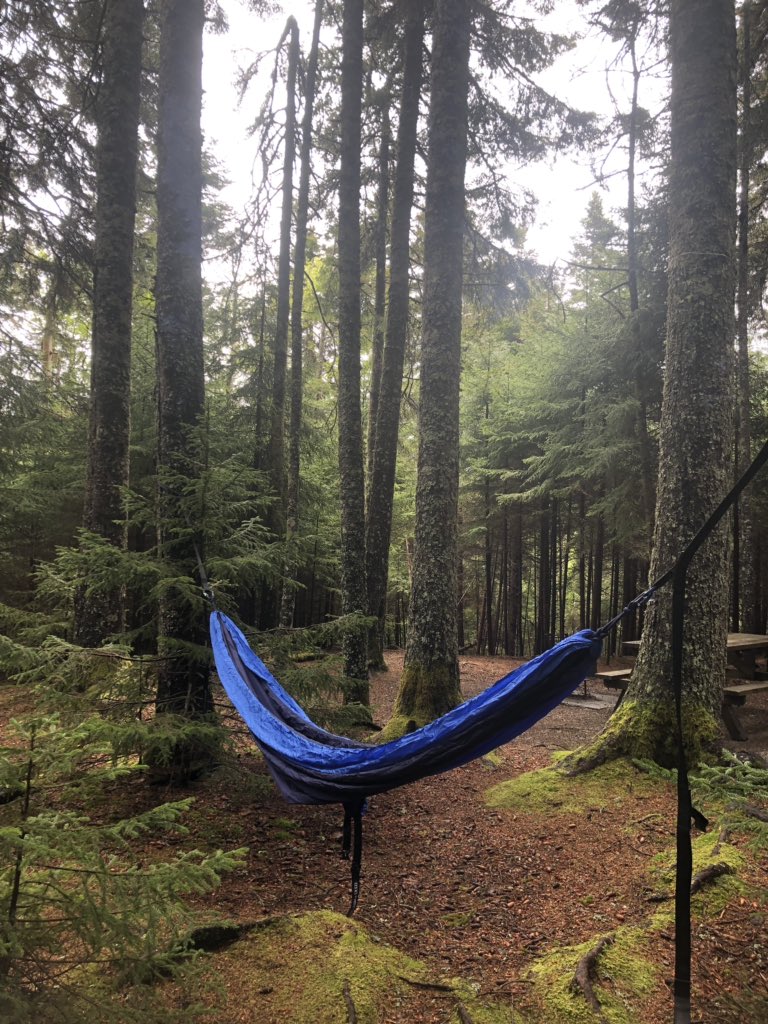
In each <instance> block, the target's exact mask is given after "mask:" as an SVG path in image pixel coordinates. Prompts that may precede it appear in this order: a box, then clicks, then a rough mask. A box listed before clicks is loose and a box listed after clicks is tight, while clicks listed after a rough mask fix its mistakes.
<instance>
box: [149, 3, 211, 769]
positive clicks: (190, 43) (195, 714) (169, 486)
mask: <svg viewBox="0 0 768 1024" xmlns="http://www.w3.org/2000/svg"><path fill="white" fill-rule="evenodd" d="M204 21H205V14H204V3H203V0H163V2H162V3H161V5H160V74H159V84H158V95H159V105H158V142H157V214H158V230H157V278H156V284H155V303H156V315H157V373H158V392H157V393H158V470H159V477H160V494H159V506H160V521H159V527H158V540H159V545H160V550H161V552H162V554H163V556H164V558H165V559H166V560H167V561H168V562H170V563H172V565H173V567H174V572H178V573H182V574H185V575H188V576H192V577H194V576H195V574H196V560H195V551H194V546H193V543H192V540H191V538H190V532H191V531H190V528H189V524H190V522H192V520H193V518H194V519H196V518H197V517H198V516H199V512H195V511H194V510H193V509H191V508H190V507H189V506H190V502H189V498H188V493H189V491H190V488H192V489H194V482H195V481H196V479H198V478H199V474H200V445H199V444H198V443H196V431H197V428H198V427H199V426H200V423H201V420H202V416H203V411H204V405H205V385H204V374H203V303H202V279H201V260H202V242H201V236H202V182H203V174H202V160H201V150H202V134H201V130H200V111H201V105H202V78H201V71H202V56H203V42H202V41H203V26H204ZM192 525H193V527H197V525H198V523H197V522H192ZM197 542H198V549H199V550H200V551H202V539H201V537H200V536H198V537H197ZM205 637H206V628H205V616H204V613H203V609H202V607H201V608H200V609H199V610H197V611H195V610H193V609H192V608H190V607H189V605H188V603H187V602H185V601H183V600H179V599H178V598H177V599H174V596H173V595H172V594H168V595H166V596H164V597H163V599H162V601H161V605H160V613H159V637H158V651H159V653H160V654H161V655H163V656H165V657H166V659H167V660H166V661H164V662H162V663H161V664H160V668H159V671H158V690H157V710H158V712H159V713H170V714H174V715H180V716H183V717H184V718H187V719H193V720H194V719H198V718H200V717H203V716H205V715H207V714H209V713H210V712H211V710H212V703H211V693H210V688H209V685H208V658H207V654H206V651H205V649H204V645H205ZM204 756H205V754H204V751H200V750H198V749H196V746H195V743H194V742H193V741H190V743H184V742H183V741H180V742H179V743H177V745H176V747H175V749H174V751H173V757H172V768H173V769H174V770H175V771H176V772H177V773H179V774H182V775H183V774H186V773H189V772H191V771H196V770H197V769H199V767H200V763H199V762H200V758H201V757H204Z"/></svg>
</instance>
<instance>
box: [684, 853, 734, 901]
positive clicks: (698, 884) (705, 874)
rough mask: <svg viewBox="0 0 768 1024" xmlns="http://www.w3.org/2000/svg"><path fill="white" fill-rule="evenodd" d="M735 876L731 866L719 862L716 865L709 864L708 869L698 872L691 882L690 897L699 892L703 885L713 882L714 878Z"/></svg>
mask: <svg viewBox="0 0 768 1024" xmlns="http://www.w3.org/2000/svg"><path fill="white" fill-rule="evenodd" d="M733 874H735V872H734V869H733V867H732V865H730V864H724V863H723V862H722V861H719V862H718V863H717V864H710V865H709V866H708V867H706V868H704V870H703V871H700V872H699V873H698V875H696V876H695V877H694V878H693V880H692V881H691V895H692V896H693V895H694V894H695V893H697V892H700V891H701V890H702V889H703V888H704V886H705V885H708V884H709V882H714V880H715V879H716V878H720V877H721V876H722V875H733Z"/></svg>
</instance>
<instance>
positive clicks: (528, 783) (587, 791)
mask: <svg viewBox="0 0 768 1024" xmlns="http://www.w3.org/2000/svg"><path fill="white" fill-rule="evenodd" d="M659 785H663V783H659V782H658V781H656V780H653V779H651V778H649V777H648V776H647V775H644V774H643V773H642V772H639V771H638V770H637V769H636V768H635V767H634V766H633V765H632V764H630V763H629V762H628V761H624V760H619V761H611V762H609V763H608V764H604V765H601V766H600V767H599V768H595V769H594V770H593V771H591V772H589V773H588V774H585V775H577V776H568V775H566V774H564V773H563V772H562V771H560V770H559V769H558V768H557V767H548V768H539V769H537V770H536V771H533V772H526V773H525V774H523V775H518V776H517V777H516V778H514V779H509V780H508V781H506V782H500V783H499V784H498V785H496V786H492V787H491V788H490V789H488V790H486V793H485V800H486V803H487V804H488V806H489V807H501V808H505V809H507V810H515V811H521V812H526V813H531V814H539V813H542V814H547V815H551V814H553V813H554V814H576V813H583V812H584V810H585V809H590V808H594V809H599V810H605V809H609V808H610V809H613V808H617V807H621V806H622V804H623V803H624V802H625V801H626V800H627V799H628V797H629V796H634V797H637V796H638V795H640V796H643V795H649V794H650V793H652V792H653V791H654V790H655V789H656V787H658V786H659Z"/></svg>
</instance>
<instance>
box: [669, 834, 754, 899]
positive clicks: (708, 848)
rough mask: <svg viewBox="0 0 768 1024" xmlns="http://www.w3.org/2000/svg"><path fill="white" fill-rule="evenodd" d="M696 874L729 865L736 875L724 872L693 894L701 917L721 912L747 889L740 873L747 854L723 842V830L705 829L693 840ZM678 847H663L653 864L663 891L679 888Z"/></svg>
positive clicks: (694, 869)
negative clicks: (708, 830)
mask: <svg viewBox="0 0 768 1024" xmlns="http://www.w3.org/2000/svg"><path fill="white" fill-rule="evenodd" d="M691 848H692V851H693V877H694V878H695V877H696V875H697V874H699V873H700V872H701V871H704V870H705V869H706V868H708V867H711V866H712V865H714V864H726V865H727V866H728V867H729V868H730V869H731V871H732V874H724V875H721V876H720V877H719V878H716V879H714V880H713V881H712V882H709V883H707V885H706V886H705V887H704V888H703V889H702V890H701V891H700V892H698V893H697V894H696V895H695V896H694V897H693V903H692V908H693V912H694V913H695V914H696V915H697V916H700V917H706V916H711V915H712V914H719V913H721V912H722V911H723V910H724V909H725V907H726V906H727V905H728V904H729V903H730V902H731V901H732V900H734V899H738V898H739V896H741V895H742V893H743V891H744V884H743V882H741V881H740V879H739V877H738V873H739V872H740V871H741V870H742V869H743V867H744V863H745V862H744V856H743V854H742V853H741V851H740V850H739V849H738V848H737V847H735V846H732V845H731V844H730V843H726V842H722V841H721V838H720V835H719V832H718V830H717V829H716V828H713V829H712V831H711V832H703V833H701V834H700V835H696V836H694V837H693V839H692V843H691ZM675 857H676V854H675V848H674V846H670V847H669V849H667V850H663V851H662V852H661V853H659V854H657V855H656V856H655V857H654V858H653V860H652V861H651V865H650V875H651V878H652V880H653V883H654V886H655V888H656V890H657V892H659V893H668V894H669V895H670V898H671V894H672V893H673V892H674V887H675Z"/></svg>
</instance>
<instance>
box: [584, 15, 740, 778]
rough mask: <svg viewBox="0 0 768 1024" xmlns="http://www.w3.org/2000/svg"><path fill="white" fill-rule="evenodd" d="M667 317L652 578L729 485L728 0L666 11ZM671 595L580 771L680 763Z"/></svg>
mask: <svg viewBox="0 0 768 1024" xmlns="http://www.w3.org/2000/svg"><path fill="white" fill-rule="evenodd" d="M670 14H671V47H672V103H671V110H672V167H671V180H670V255H669V295H668V300H669V308H668V317H667V347H666V374H665V381H664V399H663V408H662V420H661V434H660V455H659V482H658V498H657V505H656V521H655V531H654V548H653V559H652V564H651V578H652V579H653V578H655V577H657V576H659V575H660V574H661V573H662V571H664V570H665V569H666V568H668V567H669V566H670V565H671V564H672V563H673V562H674V561H675V560H676V558H677V556H678V555H679V554H680V552H681V551H682V549H683V548H684V546H685V545H686V544H687V542H688V541H689V540H690V539H691V538H692V536H693V534H694V532H695V531H696V529H697V527H698V526H699V525H700V524H701V522H702V520H703V519H704V518H705V517H706V515H707V514H708V513H710V512H711V511H712V510H713V509H714V507H715V505H716V504H717V503H718V502H719V500H720V499H721V498H722V497H723V495H724V494H725V493H726V491H727V489H728V487H729V483H730V476H731V473H730V467H731V452H732V443H733V442H732V438H733V424H732V406H733V402H732V381H733V350H732V343H733V299H734V225H735V222H736V211H735V194H736V74H735V69H736V42H735V16H734V7H733V4H732V3H731V2H729V0H673V2H672V4H671V11H670ZM727 567H728V544H727V538H726V531H725V529H724V528H721V529H720V530H719V531H717V533H716V535H714V536H713V537H712V538H711V539H710V540H709V541H708V542H707V544H706V545H705V546H704V547H703V548H702V550H701V551H700V552H699V554H698V555H697V556H696V558H695V560H694V562H693V564H692V566H691V568H690V570H689V572H688V586H687V594H686V620H685V652H684V664H683V687H684V704H685V716H684V717H685V730H686V741H687V743H688V747H689V750H688V754H689V757H690V758H691V759H693V760H694V761H695V758H696V757H697V755H698V754H699V753H700V752H701V749H702V747H703V746H705V745H707V744H709V743H710V742H711V741H713V740H714V739H715V737H716V736H717V731H718V724H717V717H718V712H719V708H720V702H721V688H722V685H723V680H724V676H725V642H726V632H727V594H728V579H727ZM670 610H671V593H670V591H669V588H666V589H665V590H662V591H661V592H660V593H659V594H658V596H657V598H656V600H655V601H654V602H653V604H652V605H651V606H650V608H649V611H648V614H647V618H646V624H645V628H644V630H643V637H642V643H641V647H640V652H639V655H638V659H637V666H636V668H635V671H634V673H633V675H632V680H631V683H630V686H629V688H628V690H627V695H626V698H625V700H624V703H623V704H622V706H621V708H620V709H619V711H618V712H617V714H616V715H615V716H614V717H613V719H612V720H611V722H610V723H609V726H608V727H607V730H606V732H605V733H604V734H603V736H602V737H601V738H600V739H599V740H598V742H597V745H596V747H595V748H593V749H592V750H591V751H589V752H587V754H586V757H585V762H586V763H589V762H590V761H591V762H592V763H593V762H594V761H595V760H596V759H597V760H599V759H604V758H605V757H608V756H611V755H614V754H617V753H630V754H633V755H636V756H642V757H650V758H653V759H655V760H657V761H659V762H661V763H665V764H670V763H674V756H675V749H674V743H675V741H674V736H675V731H674V728H673V724H674V702H673V701H672V697H671V691H670V679H671V676H672V665H671V651H670V618H671V615H670Z"/></svg>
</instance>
